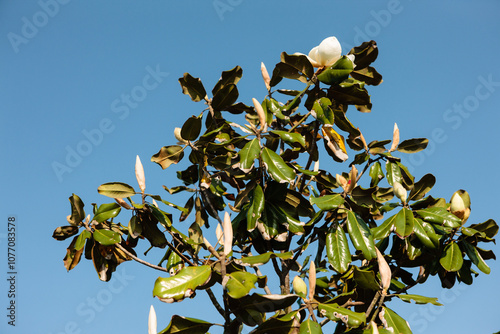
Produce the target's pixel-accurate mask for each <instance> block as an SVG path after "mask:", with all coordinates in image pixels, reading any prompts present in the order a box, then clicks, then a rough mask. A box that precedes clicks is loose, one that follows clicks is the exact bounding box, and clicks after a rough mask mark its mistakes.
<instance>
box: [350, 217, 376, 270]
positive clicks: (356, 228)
mask: <svg viewBox="0 0 500 334" xmlns="http://www.w3.org/2000/svg"><path fill="white" fill-rule="evenodd" d="M347 231H348V232H349V238H350V239H351V241H352V243H353V245H354V248H356V249H357V250H359V251H361V252H362V253H363V255H364V256H365V258H366V259H367V260H368V261H370V260H371V259H373V258H376V257H377V253H376V251H375V244H374V243H373V236H372V234H371V231H370V228H369V227H368V225H366V223H365V222H364V221H363V219H361V217H359V216H358V215H356V214H355V213H354V212H352V211H350V210H349V211H347Z"/></svg>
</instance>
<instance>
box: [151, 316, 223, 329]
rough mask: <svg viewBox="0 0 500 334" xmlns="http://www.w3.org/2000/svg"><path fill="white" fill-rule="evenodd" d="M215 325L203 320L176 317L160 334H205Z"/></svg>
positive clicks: (173, 317)
mask: <svg viewBox="0 0 500 334" xmlns="http://www.w3.org/2000/svg"><path fill="white" fill-rule="evenodd" d="M213 325H214V324H212V323H210V322H206V321H203V320H199V319H193V318H188V317H181V316H178V315H174V316H172V319H171V320H170V323H169V324H168V326H167V328H165V329H164V330H162V331H160V332H158V334H174V333H175V334H205V333H207V332H208V330H209V329H210V327H212V326H213Z"/></svg>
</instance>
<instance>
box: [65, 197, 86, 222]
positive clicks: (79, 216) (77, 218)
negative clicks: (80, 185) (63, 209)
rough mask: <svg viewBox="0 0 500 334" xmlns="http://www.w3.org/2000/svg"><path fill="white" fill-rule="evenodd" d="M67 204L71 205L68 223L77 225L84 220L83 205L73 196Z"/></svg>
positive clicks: (78, 198)
mask: <svg viewBox="0 0 500 334" xmlns="http://www.w3.org/2000/svg"><path fill="white" fill-rule="evenodd" d="M69 202H70V203H71V216H69V217H68V223H70V224H71V225H78V224H80V223H81V222H82V221H83V220H84V219H85V211H84V209H83V207H84V206H85V204H83V202H82V200H81V199H80V197H78V196H77V195H75V194H72V195H71V196H70V197H69Z"/></svg>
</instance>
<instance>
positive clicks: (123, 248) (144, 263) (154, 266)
mask: <svg viewBox="0 0 500 334" xmlns="http://www.w3.org/2000/svg"><path fill="white" fill-rule="evenodd" d="M115 246H116V247H118V248H119V249H120V250H121V251H123V252H124V253H125V254H127V255H128V256H130V257H131V258H132V259H134V260H135V261H137V262H139V263H141V264H143V265H145V266H148V267H151V268H153V269H156V270H161V271H164V272H167V273H168V270H167V269H166V268H163V267H160V266H157V265H154V264H152V263H149V262H146V261H144V260H141V259H139V258H138V257H137V256H135V255H134V254H132V253H130V252H129V251H128V250H127V249H126V248H125V247H123V246H122V245H120V244H115Z"/></svg>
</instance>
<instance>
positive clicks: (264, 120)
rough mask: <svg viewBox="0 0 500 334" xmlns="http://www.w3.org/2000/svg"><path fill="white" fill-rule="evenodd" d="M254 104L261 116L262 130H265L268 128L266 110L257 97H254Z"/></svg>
mask: <svg viewBox="0 0 500 334" xmlns="http://www.w3.org/2000/svg"><path fill="white" fill-rule="evenodd" d="M252 102H253V105H254V107H255V111H256V112H257V115H258V116H259V122H260V131H261V132H265V131H266V130H267V122H266V113H265V112H264V108H262V105H261V104H260V102H259V101H258V100H257V99H256V98H252Z"/></svg>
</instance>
